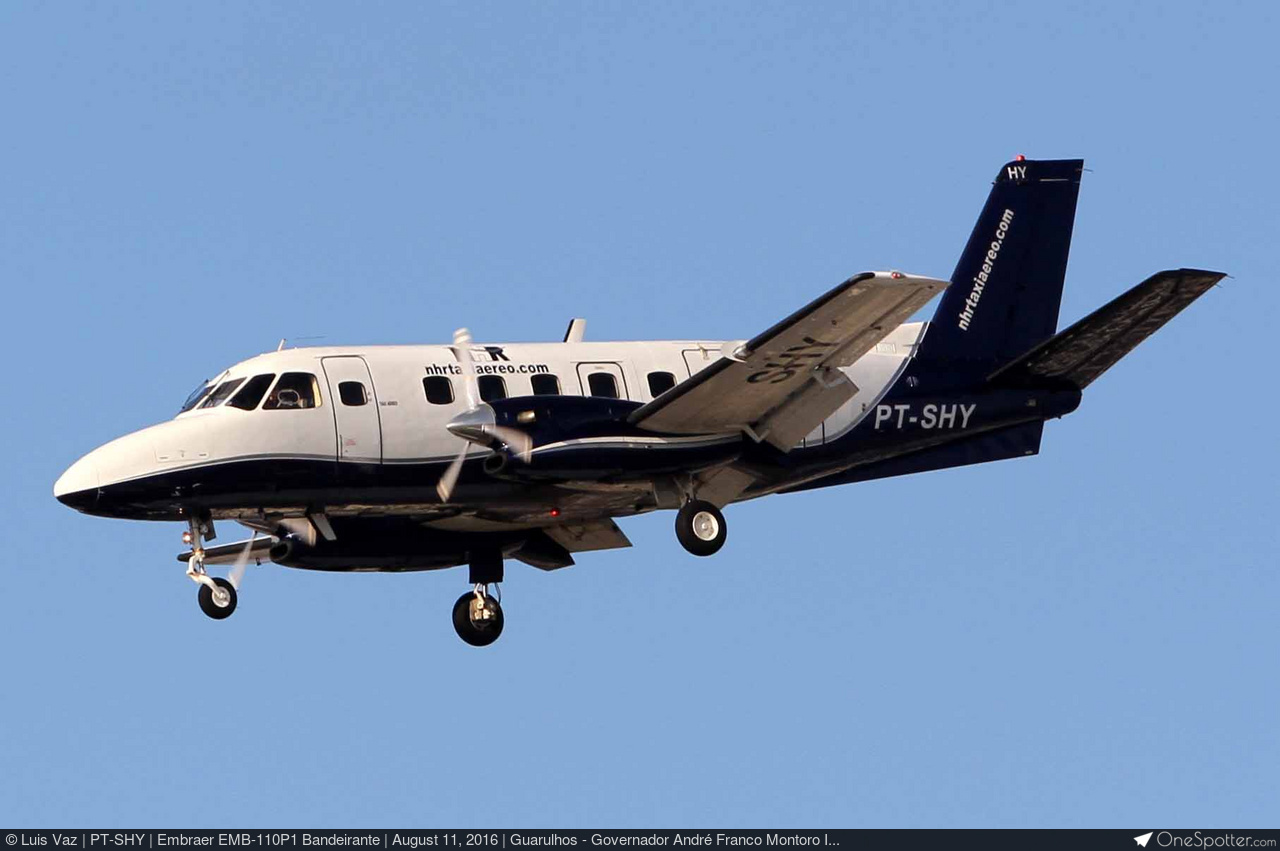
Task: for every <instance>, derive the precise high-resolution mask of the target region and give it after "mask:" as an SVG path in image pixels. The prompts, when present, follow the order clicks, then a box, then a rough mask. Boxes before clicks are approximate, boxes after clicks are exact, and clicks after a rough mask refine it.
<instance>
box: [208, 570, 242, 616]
mask: <svg viewBox="0 0 1280 851" xmlns="http://www.w3.org/2000/svg"><path fill="white" fill-rule="evenodd" d="M213 584H214V585H217V586H218V593H216V594H215V593H214V591H213V589H212V588H210V587H209V586H208V585H205V584H204V583H203V582H201V583H200V610H201V611H202V612H204V613H205V614H206V615H208V616H209V617H211V618H213V619H214V620H216V621H220V620H222V619H223V618H229V617H231V613H232V612H234V611H235V610H236V589H235V586H234V585H232V584H231V583H230V582H228V581H227V580H225V579H223V578H222V577H221V576H217V577H214V580H213Z"/></svg>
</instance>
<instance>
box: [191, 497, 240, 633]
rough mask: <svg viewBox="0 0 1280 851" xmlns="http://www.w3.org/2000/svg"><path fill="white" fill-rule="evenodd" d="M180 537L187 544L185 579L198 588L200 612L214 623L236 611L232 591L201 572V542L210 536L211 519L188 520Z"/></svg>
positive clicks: (202, 550)
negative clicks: (185, 539)
mask: <svg viewBox="0 0 1280 851" xmlns="http://www.w3.org/2000/svg"><path fill="white" fill-rule="evenodd" d="M187 525H188V530H187V534H186V535H184V536H183V537H184V538H189V539H190V540H188V541H187V543H189V544H191V560H190V561H188V562H187V576H189V577H190V578H191V580H192V581H193V582H195V583H196V584H198V585H199V586H200V593H199V594H198V596H197V599H198V600H199V601H200V611H202V612H204V613H205V614H206V615H208V616H209V617H211V618H213V619H214V620H216V621H220V620H222V619H224V618H229V617H231V613H232V612H234V611H235V610H236V588H235V586H234V585H232V584H231V583H230V582H228V581H227V580H225V579H223V578H222V577H220V576H218V577H214V576H210V575H209V574H208V573H207V572H206V571H205V569H204V539H205V538H206V537H212V535H211V530H212V528H213V521H212V520H201V519H199V518H196V517H192V518H191V519H190V520H188V521H187Z"/></svg>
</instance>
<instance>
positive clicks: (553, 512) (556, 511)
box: [551, 508, 560, 517]
mask: <svg viewBox="0 0 1280 851" xmlns="http://www.w3.org/2000/svg"><path fill="white" fill-rule="evenodd" d="M551 516H552V517H559V516H560V509H558V508H553V509H551Z"/></svg>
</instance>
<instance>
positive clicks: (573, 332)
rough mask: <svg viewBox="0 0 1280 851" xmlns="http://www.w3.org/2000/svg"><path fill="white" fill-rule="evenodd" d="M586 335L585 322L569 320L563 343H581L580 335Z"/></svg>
mask: <svg viewBox="0 0 1280 851" xmlns="http://www.w3.org/2000/svg"><path fill="white" fill-rule="evenodd" d="M586 333H587V320H585V319H570V320H569V327H568V328H566V329H565V332H564V341H565V342H566V343H581V342H582V335H584V334H586Z"/></svg>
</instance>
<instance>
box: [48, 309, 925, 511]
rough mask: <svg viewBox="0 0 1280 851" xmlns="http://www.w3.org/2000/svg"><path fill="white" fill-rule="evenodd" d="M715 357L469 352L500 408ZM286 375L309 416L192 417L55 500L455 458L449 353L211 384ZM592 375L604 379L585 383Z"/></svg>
mask: <svg viewBox="0 0 1280 851" xmlns="http://www.w3.org/2000/svg"><path fill="white" fill-rule="evenodd" d="M924 327H925V325H924V323H919V322H915V323H907V324H904V325H902V326H899V327H898V328H897V329H896V330H895V331H893V332H891V333H890V334H889V335H888V336H887V337H886V338H885V339H884V341H883V342H881V343H880V344H878V345H877V346H876V347H875V349H873V350H872V351H871V352H869V353H868V354H866V355H865V356H863V357H862V358H861V359H859V360H858V361H857V362H856V363H854V364H853V365H852V366H849V367H846V368H844V372H845V374H846V375H847V376H848V377H849V378H850V380H851V381H853V383H854V384H855V385H856V387H857V388H858V390H857V393H856V394H855V395H854V397H853V398H852V399H850V400H849V401H848V402H847V403H846V404H844V405H843V406H842V407H841V408H840V409H839V410H837V411H836V412H835V413H833V414H832V415H831V416H829V417H828V418H827V419H826V421H825V422H823V424H822V425H820V426H819V427H818V428H816V429H814V430H813V432H812V433H811V434H810V435H809V436H808V437H807V438H805V440H804V441H802V442H801V445H802V447H803V448H812V447H816V446H820V445H822V444H823V443H829V442H831V441H833V440H835V439H836V438H838V437H840V436H841V435H843V434H845V433H847V432H848V431H849V430H850V429H851V428H853V427H854V426H855V425H856V424H857V423H858V422H860V421H861V420H862V419H863V418H864V417H865V416H866V414H867V412H868V411H869V410H871V409H872V408H873V407H874V405H875V402H876V401H877V399H879V398H880V397H881V396H882V395H883V394H884V392H885V391H886V390H887V388H888V387H890V386H891V384H892V382H893V381H894V379H895V378H896V376H898V375H899V374H900V373H901V371H902V369H903V367H904V365H905V364H906V362H907V360H908V359H909V357H910V355H911V354H912V353H913V352H914V350H915V346H916V344H917V343H918V342H919V340H920V338H921V336H922V334H923V331H924ZM723 348H725V344H724V343H722V342H720V341H706V340H703V341H643V342H566V343H506V344H494V345H487V344H475V345H473V346H472V348H471V350H472V353H473V357H474V361H475V365H476V372H477V375H478V377H479V381H480V382H481V383H482V385H490V386H482V389H485V390H486V391H492V390H494V389H495V388H494V387H493V386H491V385H497V384H498V383H499V382H501V389H502V391H503V393H504V395H505V396H506V397H515V396H529V395H534V394H535V393H537V392H539V390H541V391H543V392H545V391H546V389H547V387H546V384H547V383H548V382H549V381H550V379H549V378H548V377H549V376H553V377H554V378H555V381H556V384H557V385H558V390H559V392H560V393H561V394H564V395H581V396H587V395H599V391H600V390H601V389H604V390H606V391H607V390H609V389H611V388H616V392H617V395H618V397H619V398H622V399H628V400H632V401H634V402H641V403H643V402H648V401H650V400H652V399H653V398H654V396H655V391H657V392H658V393H661V392H662V391H664V390H665V389H667V388H668V387H669V386H671V384H673V383H674V384H678V383H680V382H681V381H683V380H685V379H687V378H689V377H690V376H691V375H692V374H694V373H696V372H698V371H699V370H701V369H703V368H705V367H707V366H709V365H711V364H712V363H713V362H715V361H716V360H718V359H719V358H720V357H721V353H722V349H723ZM287 373H304V374H308V375H314V376H315V378H316V389H317V398H316V399H315V402H314V404H313V405H312V406H309V407H305V408H299V407H279V406H278V407H275V408H273V409H267V403H265V402H259V403H258V404H257V405H256V406H254V407H253V408H251V409H244V408H241V407H234V406H233V405H232V404H228V402H227V400H223V401H221V402H220V403H219V404H216V405H213V406H208V407H201V406H197V407H195V408H194V409H192V410H189V411H186V412H184V413H181V414H179V415H178V416H177V417H176V418H175V419H173V420H171V421H168V422H165V423H161V424H159V425H155V426H151V427H150V428H146V429H143V430H141V431H138V432H134V433H133V434H129V435H126V436H124V437H121V438H119V439H117V440H114V441H112V442H110V443H108V444H106V445H104V446H102V447H100V448H99V449H97V450H95V451H94V452H91V453H89V454H88V455H86V456H85V457H84V458H82V459H81V460H80V461H79V462H77V463H76V464H75V465H73V466H72V467H71V468H70V469H69V470H68V471H67V472H66V473H65V474H64V475H63V477H62V478H61V479H59V480H58V483H57V484H56V486H55V493H56V494H64V493H68V492H75V491H83V490H86V489H90V488H105V487H107V486H109V485H114V484H117V483H120V482H127V481H129V480H131V479H135V478H139V477H146V476H152V475H154V474H156V473H158V472H164V471H176V470H184V469H188V468H193V467H202V466H207V465H212V464H223V463H227V462H235V461H242V460H248V459H265V458H271V459H298V460H302V459H310V460H316V461H320V460H336V461H338V462H349V463H361V464H366V465H367V464H378V465H397V464H422V463H423V462H431V461H445V460H448V459H450V458H452V457H453V456H454V455H455V454H456V453H457V452H458V448H459V445H460V441H459V439H458V438H457V437H455V436H454V435H452V434H450V433H449V432H448V431H447V430H446V429H445V427H444V425H445V423H447V422H449V421H450V420H451V419H452V418H453V417H455V416H457V415H458V414H460V413H461V412H463V411H464V410H465V409H466V408H467V401H466V398H465V392H464V388H463V385H462V381H461V375H460V373H459V369H458V365H457V360H456V359H455V358H454V356H453V354H452V352H451V351H450V349H449V347H447V346H432V345H428V346H344V347H323V348H297V349H284V350H281V351H276V352H270V353H267V354H262V355H258V356H256V357H253V358H249V359H248V360H245V361H242V362H240V363H238V364H236V365H235V366H232V367H231V368H230V369H228V370H226V371H225V372H224V373H223V374H222V375H220V376H218V377H217V378H216V379H214V380H213V381H211V382H209V385H210V386H211V387H217V386H219V385H221V384H223V383H224V382H230V381H234V380H236V379H242V380H243V381H244V382H248V381H250V380H251V379H253V378H254V377H255V376H272V378H271V379H270V380H271V381H272V382H279V381H280V377H281V376H283V375H285V374H287ZM598 374H603V375H599V377H595V378H593V376H597V375H598ZM428 378H431V379H433V380H434V381H435V389H436V390H437V393H438V392H439V390H440V385H441V383H442V382H447V384H448V387H449V391H448V392H449V394H450V395H451V397H452V398H451V400H449V401H443V402H441V401H439V398H440V397H439V396H437V401H436V402H432V401H429V400H428V396H427V389H426V386H425V385H424V379H428ZM263 380H264V381H266V379H263ZM535 382H538V384H539V385H541V386H537V387H536V386H535ZM593 382H594V385H593ZM344 383H346V384H352V383H354V384H359V385H361V386H362V387H364V388H365V396H364V403H363V404H347V402H348V401H360V397H359V396H358V395H355V394H356V393H357V392H358V391H355V390H354V389H353V388H351V387H348V388H347V391H348V396H349V397H350V398H349V399H346V398H344V395H343V388H342V386H341V385H343V384H344ZM241 387H243V384H242V385H241ZM593 390H595V391H596V392H593ZM229 398H230V399H231V400H232V401H234V400H235V397H234V396H231V397H229ZM267 398H268V400H269V397H267ZM207 403H208V402H207V401H206V404H207Z"/></svg>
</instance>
